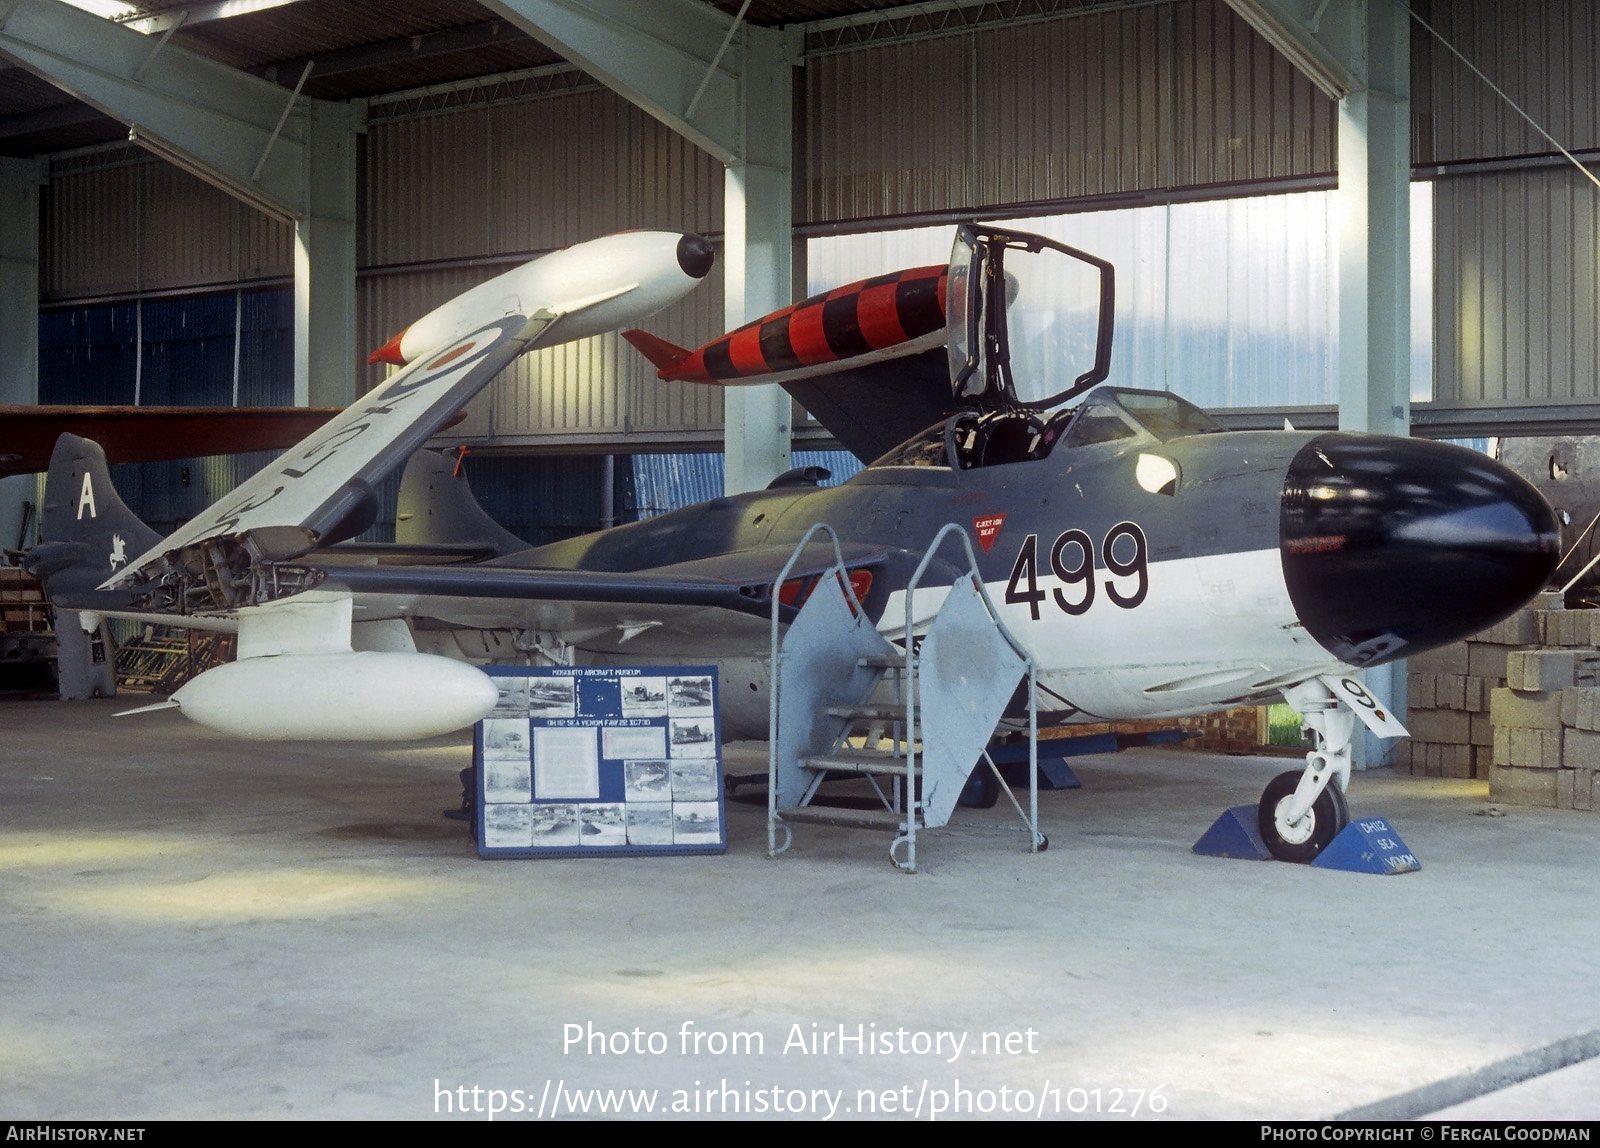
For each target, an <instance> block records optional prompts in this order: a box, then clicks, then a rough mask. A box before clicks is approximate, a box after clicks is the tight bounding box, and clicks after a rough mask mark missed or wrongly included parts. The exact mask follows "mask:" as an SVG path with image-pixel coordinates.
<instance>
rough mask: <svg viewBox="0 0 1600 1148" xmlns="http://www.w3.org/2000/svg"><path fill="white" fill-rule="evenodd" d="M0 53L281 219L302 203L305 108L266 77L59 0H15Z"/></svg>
mask: <svg viewBox="0 0 1600 1148" xmlns="http://www.w3.org/2000/svg"><path fill="white" fill-rule="evenodd" d="M0 53H4V54H5V55H6V56H8V57H10V58H11V59H13V60H15V61H16V62H18V63H20V64H21V65H22V66H23V67H25V68H27V69H28V70H29V71H31V72H33V73H34V74H35V75H37V76H40V77H41V78H43V79H45V80H47V81H49V82H50V83H52V84H54V85H55V86H56V87H58V88H61V89H62V90H63V91H65V92H67V93H69V94H70V95H72V96H74V97H76V98H77V99H80V100H82V101H84V102H85V103H87V104H90V105H91V106H93V107H95V108H97V109H98V110H99V111H101V112H104V113H105V114H106V115H108V116H111V117H112V118H114V119H117V120H120V121H122V122H123V123H125V124H127V125H128V126H129V129H130V135H131V138H135V139H137V140H138V141H139V142H141V143H143V144H145V146H147V147H149V148H150V150H152V151H155V152H157V153H158V154H161V155H162V156H163V157H164V158H167V159H169V160H171V161H172V162H174V163H176V164H178V165H179V166H181V167H183V168H185V169H186V170H188V171H190V172H192V173H193V174H195V175H197V176H199V177H200V178H202V179H204V180H206V181H207V182H208V183H212V184H215V185H216V186H218V187H221V188H222V189H223V190H225V191H227V192H229V193H230V194H232V195H236V196H238V197H239V198H240V199H243V200H245V201H247V202H249V203H252V204H254V205H255V206H257V207H259V208H261V209H262V210H264V211H267V212H268V213H270V214H273V215H276V216H279V217H280V218H284V219H298V218H303V217H304V216H305V215H306V212H307V199H308V192H307V186H306V183H307V180H306V170H305V168H306V143H307V141H306V134H307V128H306V110H307V108H308V107H309V106H310V101H299V102H298V105H299V106H297V107H295V108H293V109H291V110H290V114H288V115H287V116H285V115H284V112H285V109H286V108H289V105H290V102H291V97H290V93H289V92H288V91H285V90H284V89H283V88H281V87H279V86H278V85H276V84H273V83H270V82H269V81H267V80H263V79H260V78H258V77H256V76H251V75H249V74H247V73H245V72H241V71H239V70H238V69H236V68H230V67H228V66H227V65H225V64H219V63H217V62H216V61H215V60H209V59H207V58H206V57H204V56H201V55H198V54H197V53H194V52H190V51H188V50H186V49H184V48H180V47H177V46H176V45H174V44H171V43H163V42H162V38H161V37H159V36H146V35H144V34H143V33H140V32H136V31H134V30H133V29H131V28H125V27H123V26H121V25H119V24H116V23H114V22H113V21H111V20H107V19H104V18H102V17H99V16H95V15H93V14H91V13H89V12H86V11H83V10H82V9H79V8H77V7H74V6H73V5H71V4H67V3H63V2H62V0H19V2H18V3H17V4H15V5H14V6H13V7H12V8H11V9H10V11H9V12H8V13H6V14H5V19H4V21H3V23H0Z"/></svg>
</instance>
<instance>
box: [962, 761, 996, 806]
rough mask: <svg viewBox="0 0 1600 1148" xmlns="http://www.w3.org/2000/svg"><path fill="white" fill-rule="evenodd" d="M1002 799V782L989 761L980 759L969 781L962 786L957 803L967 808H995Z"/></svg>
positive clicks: (968, 778)
mask: <svg viewBox="0 0 1600 1148" xmlns="http://www.w3.org/2000/svg"><path fill="white" fill-rule="evenodd" d="M999 800H1000V782H999V781H998V780H997V779H996V778H995V775H994V770H992V769H990V768H989V763H988V762H986V761H980V762H978V764H977V765H975V766H973V769H972V773H971V774H969V775H968V777H967V783H966V784H965V785H963V786H962V787H961V794H960V796H958V797H957V798H956V804H957V805H959V806H962V807H963V808H965V809H993V808H994V805H995V802H997V801H999Z"/></svg>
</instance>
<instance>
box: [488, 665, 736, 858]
mask: <svg viewBox="0 0 1600 1148" xmlns="http://www.w3.org/2000/svg"><path fill="white" fill-rule="evenodd" d="M483 672H484V673H486V674H488V675H489V676H490V677H491V678H492V679H494V683H495V685H496V686H498V687H499V690H500V700H499V702H498V703H497V704H496V705H495V708H494V711H493V712H492V713H491V714H490V715H489V716H488V717H486V718H484V719H483V720H482V721H480V722H479V723H478V728H477V735H476V738H475V746H474V751H473V762H474V764H475V766H476V767H477V778H478V855H479V856H480V857H571V856H595V855H600V854H630V853H631V854H639V853H722V852H725V851H726V850H727V847H728V838H727V832H726V829H725V828H724V822H723V800H722V753H721V743H720V742H719V740H718V737H717V672H716V668H715V667H714V666H689V667H684V666H654V667H634V666H627V667H619V666H485V667H483Z"/></svg>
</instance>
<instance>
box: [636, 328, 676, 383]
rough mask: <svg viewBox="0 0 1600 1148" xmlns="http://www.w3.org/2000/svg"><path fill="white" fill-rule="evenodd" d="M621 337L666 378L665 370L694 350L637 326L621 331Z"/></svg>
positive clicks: (673, 366) (671, 367) (674, 365)
mask: <svg viewBox="0 0 1600 1148" xmlns="http://www.w3.org/2000/svg"><path fill="white" fill-rule="evenodd" d="M622 337H623V338H624V339H626V340H628V342H630V343H632V344H633V345H634V347H635V348H637V350H638V352H639V353H640V354H641V355H643V356H644V357H645V358H647V359H649V360H650V362H651V364H652V365H654V366H655V368H656V369H657V370H658V371H659V372H660V373H661V377H662V378H666V376H667V372H668V371H670V370H672V369H673V368H675V367H677V366H678V365H679V364H681V363H682V362H683V361H684V360H685V359H687V358H688V357H689V356H690V355H691V354H693V353H694V352H692V351H690V350H689V349H688V348H686V347H680V346H678V345H677V344H676V343H669V342H667V341H666V340H665V339H662V338H658V337H657V336H655V335H652V334H651V333H650V332H649V331H641V330H640V329H639V328H638V327H633V328H630V329H629V330H626V331H624V332H622Z"/></svg>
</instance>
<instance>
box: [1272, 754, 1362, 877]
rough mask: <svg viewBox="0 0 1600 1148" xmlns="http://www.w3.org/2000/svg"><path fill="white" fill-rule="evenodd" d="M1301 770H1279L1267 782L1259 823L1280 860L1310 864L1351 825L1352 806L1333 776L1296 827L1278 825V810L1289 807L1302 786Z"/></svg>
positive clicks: (1275, 855) (1273, 852)
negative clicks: (1296, 791)
mask: <svg viewBox="0 0 1600 1148" xmlns="http://www.w3.org/2000/svg"><path fill="white" fill-rule="evenodd" d="M1300 776H1301V771H1299V770H1289V771H1288V772H1286V773H1280V774H1278V776H1277V777H1274V778H1273V779H1272V780H1271V781H1270V782H1268V783H1267V788H1266V789H1265V790H1263V791H1262V793H1261V804H1260V805H1259V806H1258V818H1257V819H1258V823H1259V825H1260V828H1261V839H1262V840H1263V841H1265V842H1266V843H1267V849H1268V850H1269V851H1270V852H1271V853H1272V855H1273V856H1274V857H1276V858H1277V859H1278V860H1279V861H1292V862H1295V863H1296V864H1299V865H1309V864H1310V863H1311V862H1313V861H1315V860H1316V859H1317V855H1318V854H1320V853H1321V852H1322V851H1323V850H1324V849H1326V848H1327V846H1328V842H1330V841H1332V840H1333V839H1334V838H1335V837H1337V836H1338V835H1339V831H1340V830H1342V829H1343V828H1344V827H1345V826H1346V825H1348V824H1350V808H1349V806H1348V805H1346V804H1345V800H1344V792H1343V791H1342V790H1341V789H1340V788H1339V783H1338V781H1337V779H1332V778H1330V779H1329V781H1328V784H1327V785H1326V786H1325V787H1324V788H1323V790H1322V792H1321V793H1320V794H1318V795H1317V800H1316V801H1314V802H1313V803H1312V805H1311V809H1310V811H1309V812H1308V813H1307V814H1306V816H1305V817H1304V818H1302V819H1301V821H1300V823H1299V824H1298V825H1295V826H1293V827H1290V826H1287V825H1283V826H1280V825H1279V824H1278V810H1279V809H1280V808H1284V807H1287V805H1288V803H1289V801H1290V800H1291V799H1292V798H1293V797H1294V791H1295V789H1296V788H1297V787H1298V786H1299V785H1300Z"/></svg>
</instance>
